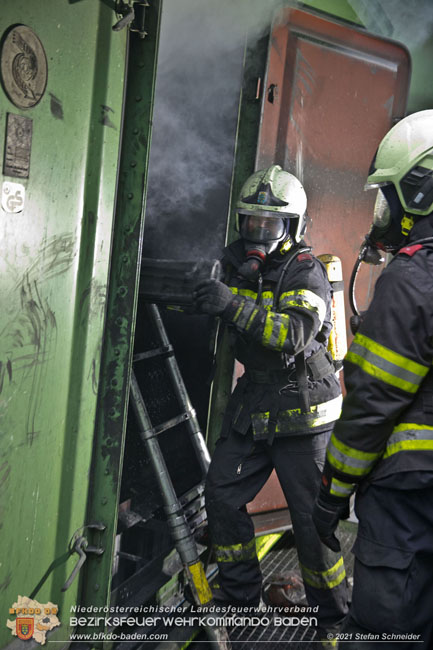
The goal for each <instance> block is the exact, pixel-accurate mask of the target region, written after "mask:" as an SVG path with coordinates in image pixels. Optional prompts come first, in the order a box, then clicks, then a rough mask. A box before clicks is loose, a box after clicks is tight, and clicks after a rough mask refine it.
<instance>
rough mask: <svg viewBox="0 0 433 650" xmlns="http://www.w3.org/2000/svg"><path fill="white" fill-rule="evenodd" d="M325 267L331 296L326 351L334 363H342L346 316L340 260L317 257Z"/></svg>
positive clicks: (345, 338)
mask: <svg viewBox="0 0 433 650" xmlns="http://www.w3.org/2000/svg"><path fill="white" fill-rule="evenodd" d="M318 258H319V260H320V261H321V262H322V263H323V264H324V265H325V267H326V272H327V274H328V280H329V282H330V283H331V286H332V290H333V296H332V305H331V321H332V330H331V334H330V335H329V341H328V350H329V351H330V353H331V354H332V358H333V359H334V361H343V359H344V356H345V354H346V352H347V336H346V316H345V311H344V283H343V270H342V266H341V260H340V258H339V257H336V256H335V255H318Z"/></svg>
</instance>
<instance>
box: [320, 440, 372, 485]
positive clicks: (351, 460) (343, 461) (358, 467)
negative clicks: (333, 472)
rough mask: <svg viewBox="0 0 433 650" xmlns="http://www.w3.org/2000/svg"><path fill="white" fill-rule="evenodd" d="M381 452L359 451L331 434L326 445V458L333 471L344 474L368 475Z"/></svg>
mask: <svg viewBox="0 0 433 650" xmlns="http://www.w3.org/2000/svg"><path fill="white" fill-rule="evenodd" d="M381 455H382V452H378V453H375V452H368V451H360V450H359V449H355V448H354V447H349V445H345V444H344V443H343V442H341V441H340V440H338V439H337V438H336V437H335V434H334V433H333V434H332V435H331V439H330V441H329V443H328V448H327V450H326V457H327V459H328V461H329V462H330V463H331V465H332V466H333V467H335V469H339V470H340V471H342V472H344V473H345V474H352V475H355V476H364V474H368V472H369V471H370V469H371V468H372V467H373V465H374V463H375V462H376V461H377V459H378V458H380V456H381Z"/></svg>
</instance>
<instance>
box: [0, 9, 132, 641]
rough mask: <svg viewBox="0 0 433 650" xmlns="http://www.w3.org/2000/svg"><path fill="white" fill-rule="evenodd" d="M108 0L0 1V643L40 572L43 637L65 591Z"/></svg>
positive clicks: (108, 140) (110, 66)
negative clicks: (46, 610) (51, 607)
mask: <svg viewBox="0 0 433 650" xmlns="http://www.w3.org/2000/svg"><path fill="white" fill-rule="evenodd" d="M113 7H114V2H113V3H111V2H103V1H96V0H82V1H77V0H75V1H73V0H69V2H67V1H66V0H63V1H62V2H59V1H58V0H44V2H28V0H3V1H2V22H1V24H2V29H3V40H2V50H1V68H2V89H1V90H0V129H1V132H2V138H3V142H4V161H3V169H2V173H3V176H2V179H1V191H2V201H1V210H0V300H1V309H0V436H1V441H0V445H1V447H0V508H1V510H0V522H1V523H0V526H1V552H0V594H1V609H0V612H1V614H0V646H1V647H3V646H5V645H6V644H7V643H9V642H10V641H12V639H13V637H12V636H11V629H8V628H7V627H6V620H7V618H9V620H11V621H14V620H15V618H16V616H15V614H11V613H9V608H13V606H14V605H15V604H16V603H17V601H18V597H19V596H22V597H29V596H30V595H31V594H32V593H33V592H34V590H35V588H36V586H37V585H38V583H40V581H41V579H42V578H43V577H44V576H45V577H46V580H45V582H44V583H43V585H42V586H41V588H40V590H39V592H38V593H37V594H36V595H35V598H36V599H37V601H38V602H40V603H48V602H49V601H51V602H52V603H54V604H55V605H57V606H58V607H59V614H58V617H59V619H60V621H61V623H62V625H61V627H59V628H58V631H57V637H54V638H59V639H67V638H68V633H67V626H68V620H69V612H70V607H71V605H72V604H75V603H76V602H77V590H78V586H79V580H77V579H76V580H75V581H74V582H73V583H72V585H71V587H70V588H69V589H68V590H67V591H66V592H62V591H61V589H62V586H63V585H64V583H65V581H66V580H67V578H68V577H69V575H70V574H71V572H72V570H73V568H74V566H75V565H76V563H77V560H78V555H76V554H72V555H71V554H69V555H68V545H69V542H70V539H71V538H72V536H73V534H74V532H75V531H77V530H78V529H80V527H82V526H83V525H84V524H85V523H88V522H86V509H87V500H88V485H89V470H90V466H91V458H92V447H93V436H94V421H95V412H96V405H97V396H98V384H99V378H100V362H101V349H102V344H103V334H104V319H105V311H106V300H107V284H108V277H109V268H110V252H111V246H112V229H113V217H114V203H115V193H116V177H117V167H118V152H119V145H120V135H121V126H122V120H121V118H122V105H123V89H124V76H125V61H126V40H127V39H126V30H123V31H120V32H114V31H112V25H113V23H114V22H115V21H116V20H117V18H116V15H115V13H114V12H113ZM23 26H24V27H23ZM51 638H53V637H51Z"/></svg>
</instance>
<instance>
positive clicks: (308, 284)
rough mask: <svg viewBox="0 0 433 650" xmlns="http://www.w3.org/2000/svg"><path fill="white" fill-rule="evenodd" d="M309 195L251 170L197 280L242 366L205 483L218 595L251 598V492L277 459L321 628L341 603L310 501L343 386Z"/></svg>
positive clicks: (337, 576) (342, 584)
mask: <svg viewBox="0 0 433 650" xmlns="http://www.w3.org/2000/svg"><path fill="white" fill-rule="evenodd" d="M306 207H307V199H306V195H305V192H304V189H303V187H302V185H301V183H300V182H299V181H298V179H296V178H295V177H294V176H293V175H292V174H289V173H288V172H286V171H283V170H282V169H281V167H280V166H278V165H272V166H271V167H270V168H269V169H265V170H262V171H258V172H256V173H254V174H253V175H252V176H251V177H250V178H249V179H248V180H247V181H246V183H245V185H244V186H243V188H242V190H241V195H240V199H239V201H238V203H237V212H238V216H237V219H238V229H239V232H240V235H241V237H240V239H238V240H237V241H235V242H234V243H233V244H231V245H230V246H228V247H227V248H226V249H225V251H224V257H223V266H224V268H225V271H226V280H225V283H223V282H219V281H217V280H209V281H206V282H204V283H203V284H202V285H200V286H199V287H198V288H197V291H196V300H197V305H198V308H199V309H200V310H201V311H202V312H205V313H208V314H212V315H217V316H219V317H220V318H221V319H222V320H223V321H224V322H225V323H226V324H227V326H228V328H229V330H230V332H231V335H232V338H233V344H234V348H235V356H236V358H237V359H238V360H239V361H240V362H241V363H242V364H243V365H244V367H245V373H244V375H243V376H242V377H241V378H240V379H239V380H238V383H237V386H236V388H235V390H234V392H233V394H232V396H231V399H230V401H229V404H228V408H227V411H226V413H225V418H224V422H223V428H222V433H221V437H220V439H219V441H218V443H217V446H216V449H215V453H214V455H213V458H212V462H211V466H210V470H209V474H208V477H207V483H206V490H205V494H206V510H207V515H208V522H209V529H210V534H211V538H212V541H213V543H214V548H215V549H216V558H217V561H218V566H219V573H220V591H219V597H220V598H221V599H222V600H224V601H226V602H229V603H231V604H238V605H257V604H258V603H259V600H260V593H261V573H260V567H259V562H258V559H257V555H256V548H255V539H254V527H253V524H252V521H251V519H250V517H249V515H248V513H247V510H246V504H247V503H248V502H249V501H251V500H252V499H253V498H254V497H255V496H256V494H257V493H258V492H259V490H260V489H261V488H262V486H263V485H264V484H265V482H266V480H267V478H268V477H269V475H270V473H271V472H272V470H273V468H275V470H276V472H277V475H278V478H279V481H280V483H281V487H282V489H283V491H284V494H285V497H286V499H287V503H288V506H289V509H290V513H291V519H292V523H293V529H294V534H295V539H296V544H297V548H298V555H299V560H300V565H301V571H302V576H303V580H304V585H305V590H306V594H307V599H308V602H309V604H310V605H311V606H315V605H319V616H320V617H321V621H320V622H321V625H322V626H323V627H325V626H330V625H333V624H337V623H339V622H340V621H341V620H342V618H343V617H344V615H345V613H346V611H347V593H346V579H345V569H344V564H343V559H342V557H341V555H340V554H339V553H334V552H332V551H330V550H329V549H328V548H327V547H326V546H324V545H323V544H322V543H321V542H320V539H319V537H318V535H317V533H316V531H315V528H314V524H313V522H312V508H313V503H314V499H315V495H316V494H317V490H318V488H319V481H320V474H321V470H322V468H323V463H324V453H325V448H326V444H327V441H328V439H329V432H330V429H331V427H332V425H333V422H334V421H335V420H336V418H337V417H338V415H339V413H340V408H341V391H340V385H339V381H338V378H337V376H336V373H335V368H334V366H333V363H332V359H331V358H330V356H329V355H328V353H327V351H326V344H327V339H328V335H329V331H330V329H331V325H330V303H331V290H330V285H329V282H328V279H327V275H326V270H325V269H324V267H323V265H322V264H321V263H320V262H319V261H318V260H317V259H316V258H314V257H313V256H312V255H311V249H310V248H308V247H307V246H306V245H305V243H304V241H303V239H302V237H303V234H304V232H305V226H306V215H305V213H306Z"/></svg>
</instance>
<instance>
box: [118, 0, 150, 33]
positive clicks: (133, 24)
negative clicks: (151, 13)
mask: <svg viewBox="0 0 433 650" xmlns="http://www.w3.org/2000/svg"><path fill="white" fill-rule="evenodd" d="M146 7H149V3H148V1H147V0H139V2H133V3H132V4H129V3H128V2H125V0H117V2H116V8H115V11H116V14H117V15H118V16H120V18H119V20H118V21H117V23H115V24H114V25H113V27H112V29H113V31H115V32H119V31H120V30H121V29H123V28H124V27H127V26H129V29H130V31H131V32H137V33H138V34H139V36H140V38H144V37H145V36H147V32H146V30H145V24H146Z"/></svg>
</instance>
